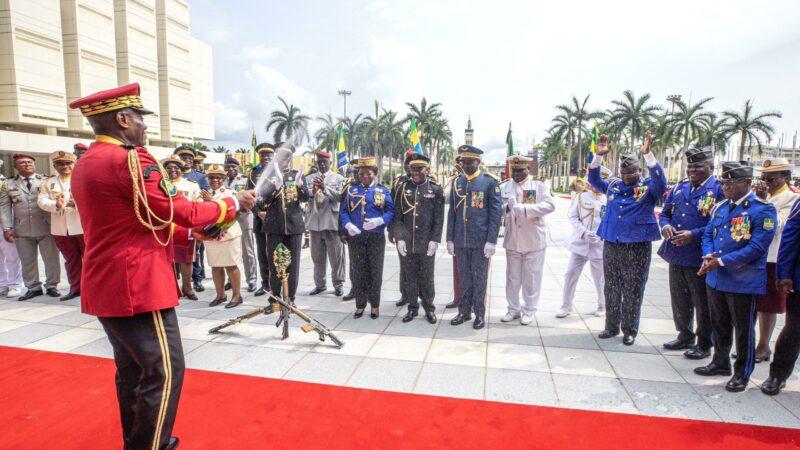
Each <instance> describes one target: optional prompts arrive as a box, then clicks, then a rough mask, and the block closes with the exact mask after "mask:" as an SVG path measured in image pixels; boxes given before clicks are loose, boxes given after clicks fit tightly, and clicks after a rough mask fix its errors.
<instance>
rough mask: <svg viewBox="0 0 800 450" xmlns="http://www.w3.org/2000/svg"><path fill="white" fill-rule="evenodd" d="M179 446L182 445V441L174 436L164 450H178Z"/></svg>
mask: <svg viewBox="0 0 800 450" xmlns="http://www.w3.org/2000/svg"><path fill="white" fill-rule="evenodd" d="M179 445H181V440H180V439H178V438H176V437H175V436H172V437H170V438H169V442H168V443H167V446H166V447H164V449H165V450H175V449H176V448H178V446H179Z"/></svg>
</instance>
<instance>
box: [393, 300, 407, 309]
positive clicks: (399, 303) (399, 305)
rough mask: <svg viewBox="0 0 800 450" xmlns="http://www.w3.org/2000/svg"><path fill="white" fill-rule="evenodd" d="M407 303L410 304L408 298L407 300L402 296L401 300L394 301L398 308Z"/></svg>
mask: <svg viewBox="0 0 800 450" xmlns="http://www.w3.org/2000/svg"><path fill="white" fill-rule="evenodd" d="M407 304H408V300H406V299H404V298H401V299H400V300H398V301H396V302H394V306H397V307H398V308H399V307H401V306H405V305H407Z"/></svg>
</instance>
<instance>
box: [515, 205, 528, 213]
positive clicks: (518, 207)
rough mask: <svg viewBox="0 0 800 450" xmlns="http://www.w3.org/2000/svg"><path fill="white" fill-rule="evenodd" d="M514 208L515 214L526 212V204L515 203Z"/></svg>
mask: <svg viewBox="0 0 800 450" xmlns="http://www.w3.org/2000/svg"><path fill="white" fill-rule="evenodd" d="M513 209H514V213H515V214H525V205H517V204H514V208H513Z"/></svg>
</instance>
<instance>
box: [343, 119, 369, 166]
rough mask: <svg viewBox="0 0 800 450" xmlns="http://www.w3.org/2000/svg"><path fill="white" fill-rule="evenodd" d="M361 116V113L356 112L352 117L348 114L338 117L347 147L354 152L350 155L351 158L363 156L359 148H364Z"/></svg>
mask: <svg viewBox="0 0 800 450" xmlns="http://www.w3.org/2000/svg"><path fill="white" fill-rule="evenodd" d="M363 118H364V115H363V114H356V116H355V117H353V118H351V117H349V116H348V117H345V118H341V117H340V118H339V120H340V121H341V122H342V124H344V139H345V142H346V144H347V149H348V150H352V151H353V152H354V154H353V155H350V157H351V158H357V157H359V156H363V155H362V154H361V149H362V148H364V136H363V133H362V130H363V128H364V126H363V125H364V123H363Z"/></svg>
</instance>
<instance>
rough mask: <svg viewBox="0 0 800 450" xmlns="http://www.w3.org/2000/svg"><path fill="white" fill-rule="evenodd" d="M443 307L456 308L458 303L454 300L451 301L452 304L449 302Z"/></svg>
mask: <svg viewBox="0 0 800 450" xmlns="http://www.w3.org/2000/svg"><path fill="white" fill-rule="evenodd" d="M444 307H445V308H446V309H453V308H458V303H456V301H455V300H453V301H452V302H450V303H448V304H446V305H444Z"/></svg>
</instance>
